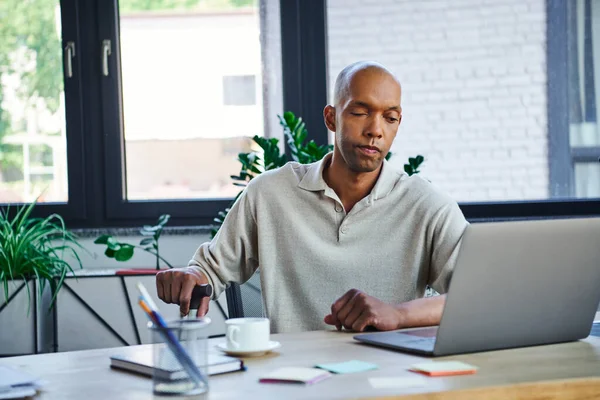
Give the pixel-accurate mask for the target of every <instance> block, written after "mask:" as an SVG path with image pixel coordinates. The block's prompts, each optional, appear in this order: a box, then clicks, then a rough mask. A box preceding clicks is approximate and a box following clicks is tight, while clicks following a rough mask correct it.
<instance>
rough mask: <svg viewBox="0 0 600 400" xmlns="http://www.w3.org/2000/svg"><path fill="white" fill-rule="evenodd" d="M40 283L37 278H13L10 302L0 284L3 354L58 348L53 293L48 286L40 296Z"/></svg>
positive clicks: (0, 332) (23, 353) (1, 346)
mask: <svg viewBox="0 0 600 400" xmlns="http://www.w3.org/2000/svg"><path fill="white" fill-rule="evenodd" d="M38 286H39V282H38V281H37V280H36V279H30V280H28V281H27V282H25V281H24V280H13V281H9V284H8V303H7V302H6V296H5V293H4V287H3V286H0V357H2V356H15V355H25V354H37V353H48V352H52V351H54V342H55V340H54V339H55V336H54V326H55V324H54V315H53V314H54V312H53V310H50V302H51V300H52V293H51V291H50V287H49V286H48V285H46V286H45V287H44V290H43V292H42V295H41V296H40V295H39V293H38V290H39V288H38ZM28 288H29V293H28V292H27V289H28ZM30 298H31V301H30Z"/></svg>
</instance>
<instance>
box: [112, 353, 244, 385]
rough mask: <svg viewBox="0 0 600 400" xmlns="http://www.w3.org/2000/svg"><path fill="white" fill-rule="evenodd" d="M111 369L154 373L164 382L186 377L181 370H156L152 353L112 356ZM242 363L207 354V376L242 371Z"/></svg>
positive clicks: (214, 354) (223, 356) (216, 354)
mask: <svg viewBox="0 0 600 400" xmlns="http://www.w3.org/2000/svg"><path fill="white" fill-rule="evenodd" d="M175 365H176V363H175ZM110 366H111V368H116V369H122V370H126V371H130V372H135V373H137V374H141V375H146V376H153V374H154V373H156V375H157V376H159V377H160V378H161V379H164V380H178V379H182V378H185V377H186V376H187V374H186V372H185V371H184V370H183V369H165V368H158V367H156V366H155V365H154V363H153V362H152V352H151V351H148V352H143V353H135V354H133V355H118V354H117V355H114V356H111V357H110ZM244 369H245V368H244V362H243V361H242V360H240V359H238V358H234V357H229V356H226V355H222V354H218V353H209V354H208V375H218V374H224V373H227V372H234V371H243V370H244Z"/></svg>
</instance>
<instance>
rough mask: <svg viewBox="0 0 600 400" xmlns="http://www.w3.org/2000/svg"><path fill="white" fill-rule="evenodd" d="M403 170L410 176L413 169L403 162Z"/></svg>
mask: <svg viewBox="0 0 600 400" xmlns="http://www.w3.org/2000/svg"><path fill="white" fill-rule="evenodd" d="M404 172H406V173H407V174H408V175H409V176H410V175H412V173H413V169H412V168H411V166H410V165H408V164H404Z"/></svg>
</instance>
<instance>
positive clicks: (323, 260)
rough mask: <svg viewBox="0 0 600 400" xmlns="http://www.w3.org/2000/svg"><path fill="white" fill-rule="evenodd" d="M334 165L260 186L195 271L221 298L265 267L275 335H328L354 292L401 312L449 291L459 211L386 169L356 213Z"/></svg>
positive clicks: (265, 177) (304, 168) (292, 167)
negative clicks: (340, 305)
mask: <svg viewBox="0 0 600 400" xmlns="http://www.w3.org/2000/svg"><path fill="white" fill-rule="evenodd" d="M330 158H331V153H330V154H328V155H327V156H326V157H325V158H323V160H321V161H320V162H317V163H314V164H304V165H303V164H298V163H293V162H290V163H288V164H286V165H285V166H283V167H281V168H279V169H277V170H274V171H268V172H265V173H263V174H261V175H259V176H258V177H256V178H255V179H253V180H252V181H251V182H250V184H249V185H248V187H247V188H246V189H245V190H244V193H243V194H242V195H241V196H240V197H239V199H238V200H237V201H236V203H235V204H234V205H233V207H232V209H231V211H230V212H229V214H228V215H227V218H226V219H225V221H224V223H223V225H222V226H221V228H220V230H219V233H218V234H217V236H215V237H214V239H213V240H212V241H211V242H207V243H204V244H202V245H201V246H200V247H199V248H198V250H197V251H196V253H195V254H194V258H193V259H192V260H191V261H190V264H189V265H190V266H196V267H198V268H200V270H201V271H202V272H204V273H205V274H206V275H207V277H208V279H209V281H210V283H211V284H212V285H213V287H214V289H215V290H214V295H213V296H214V297H213V298H217V297H219V295H220V294H221V292H222V291H223V290H224V289H225V285H226V284H227V283H228V282H238V283H243V282H245V281H246V280H248V279H249V278H250V277H251V276H252V274H253V273H254V272H255V270H256V268H258V267H259V266H260V272H261V274H260V278H261V287H262V296H263V305H264V310H265V312H266V315H267V316H268V317H269V318H270V319H271V327H272V328H271V329H272V331H273V332H295V331H306V330H318V329H324V328H325V327H327V325H326V324H325V323H324V322H323V317H324V316H325V315H326V314H328V313H329V311H330V307H331V304H332V303H333V302H334V301H335V300H336V299H337V298H339V297H340V296H342V295H343V294H344V293H345V292H346V291H348V290H349V289H352V288H356V289H360V290H363V291H365V292H366V293H367V294H369V295H372V296H374V297H376V298H378V299H380V300H383V301H385V302H389V303H394V304H397V303H401V302H405V301H408V300H413V299H415V298H418V297H422V296H423V294H424V291H425V287H426V285H427V284H429V285H431V286H432V287H433V288H434V289H435V290H437V291H438V292H440V293H445V292H446V290H447V287H448V283H449V280H450V276H451V273H452V269H453V266H454V263H455V260H456V256H457V253H458V249H459V244H460V240H461V237H462V235H463V233H464V230H465V228H466V226H467V222H466V220H465V218H464V217H463V215H462V212H461V211H460V209H459V208H458V205H457V204H456V202H455V201H453V200H452V199H451V198H449V197H448V196H446V195H444V194H442V193H440V192H439V191H437V190H436V189H435V188H434V186H433V185H432V184H430V183H429V182H428V181H426V180H424V179H422V178H420V177H419V176H417V175H413V176H412V177H409V176H408V175H406V174H404V173H401V172H398V171H396V170H394V169H393V168H392V167H391V166H390V165H389V164H388V163H387V162H384V165H383V169H382V172H381V174H380V176H379V179H378V180H377V183H376V184H375V186H374V187H373V190H372V192H371V193H370V194H369V195H368V196H367V197H365V198H364V199H362V200H361V201H359V202H358V203H357V204H356V205H355V206H354V208H353V209H352V210H351V211H350V212H349V213H346V212H345V211H344V208H343V206H342V203H341V201H340V200H339V197H338V196H337V195H336V193H335V192H334V191H333V190H332V189H331V188H330V187H328V186H327V184H326V183H325V181H324V180H323V167H324V166H325V165H326V163H327V162H328V161H329V159H330Z"/></svg>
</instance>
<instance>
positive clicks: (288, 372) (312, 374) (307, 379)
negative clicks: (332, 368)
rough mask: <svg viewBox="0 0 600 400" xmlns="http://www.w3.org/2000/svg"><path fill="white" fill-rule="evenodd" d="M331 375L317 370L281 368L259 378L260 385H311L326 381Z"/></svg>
mask: <svg viewBox="0 0 600 400" xmlns="http://www.w3.org/2000/svg"><path fill="white" fill-rule="evenodd" d="M330 376H331V373H330V372H328V371H324V370H322V369H318V368H305V367H283V368H278V369H276V370H275V371H272V372H270V373H268V374H266V375H264V376H262V377H260V378H259V382H261V383H302V384H305V385H311V384H313V383H317V382H320V381H322V380H323V379H327V378H329V377H330Z"/></svg>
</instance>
